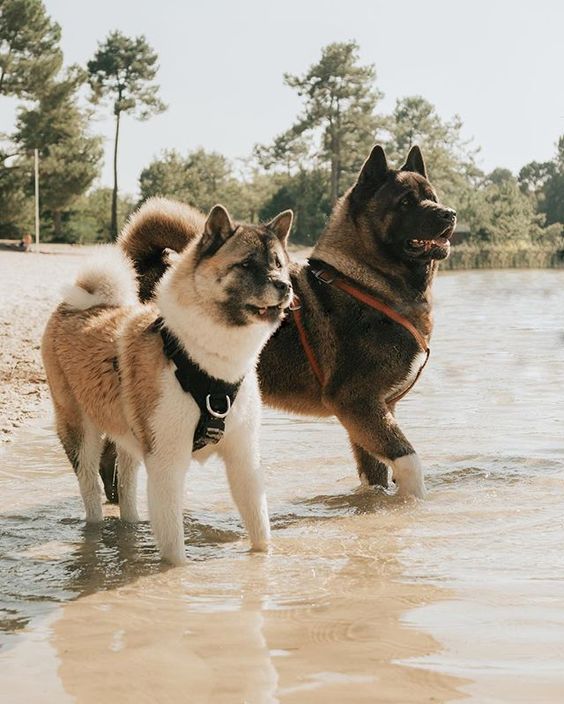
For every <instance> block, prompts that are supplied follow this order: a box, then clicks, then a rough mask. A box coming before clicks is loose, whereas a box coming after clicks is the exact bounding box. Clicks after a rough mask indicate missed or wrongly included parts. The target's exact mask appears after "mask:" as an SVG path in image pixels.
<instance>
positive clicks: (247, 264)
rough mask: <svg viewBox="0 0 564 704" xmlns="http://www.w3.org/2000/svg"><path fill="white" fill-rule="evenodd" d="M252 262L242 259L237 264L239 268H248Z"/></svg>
mask: <svg viewBox="0 0 564 704" xmlns="http://www.w3.org/2000/svg"><path fill="white" fill-rule="evenodd" d="M251 264H252V261H251V260H250V259H243V261H242V262H239V266H240V267H241V269H248V268H249V267H250V266H251Z"/></svg>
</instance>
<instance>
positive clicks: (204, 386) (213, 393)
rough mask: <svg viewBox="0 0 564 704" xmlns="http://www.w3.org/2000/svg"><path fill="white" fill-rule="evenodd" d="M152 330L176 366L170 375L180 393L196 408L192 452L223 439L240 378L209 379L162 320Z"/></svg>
mask: <svg viewBox="0 0 564 704" xmlns="http://www.w3.org/2000/svg"><path fill="white" fill-rule="evenodd" d="M154 329H155V331H157V332H159V333H160V335H161V337H162V339H163V350H164V353H165V356H166V357H167V358H168V359H170V361H171V362H173V363H174V365H175V366H176V371H175V373H174V374H175V376H176V378H177V379H178V383H179V384H180V386H181V387H182V390H183V391H186V393H188V394H190V395H191V396H192V398H193V399H194V401H196V403H197V404H198V407H199V409H200V420H199V421H198V425H197V426H196V430H195V431H194V440H193V444H192V452H195V451H196V450H200V449H201V448H202V447H205V446H206V445H215V444H216V443H218V442H219V441H220V440H221V438H222V437H223V433H224V432H225V418H226V417H227V415H228V414H229V412H230V411H231V408H232V406H233V404H234V403H235V398H236V397H237V392H238V391H239V387H240V386H241V381H242V379H241V380H240V381H238V382H236V383H235V384H230V383H229V382H227V381H223V380H222V379H216V378H215V377H213V376H210V375H209V374H208V373H207V372H205V371H204V370H203V369H202V368H201V367H199V366H198V365H197V364H196V363H195V362H194V361H192V360H191V359H190V357H189V356H188V355H187V354H186V352H185V351H184V349H183V348H182V345H181V344H180V342H179V341H178V340H177V339H176V337H175V336H174V335H173V334H172V333H171V332H170V330H169V329H168V328H166V327H165V325H164V321H163V319H162V318H157V319H156V320H155V322H154Z"/></svg>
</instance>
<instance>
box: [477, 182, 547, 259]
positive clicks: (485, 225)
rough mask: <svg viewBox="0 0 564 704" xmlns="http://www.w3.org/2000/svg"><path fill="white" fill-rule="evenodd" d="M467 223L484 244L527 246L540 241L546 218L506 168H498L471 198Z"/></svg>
mask: <svg viewBox="0 0 564 704" xmlns="http://www.w3.org/2000/svg"><path fill="white" fill-rule="evenodd" d="M466 213H467V217H468V223H469V224H470V228H471V231H472V233H473V234H474V238H475V239H476V240H478V241H481V242H488V243H491V244H496V245H502V244H506V243H513V244H517V243H518V244H520V245H521V246H527V245H529V244H532V243H535V242H538V241H539V240H540V239H541V234H542V225H543V222H544V217H543V216H542V215H539V214H537V213H536V212H535V209H534V205H533V202H532V201H531V199H530V198H529V197H528V196H527V195H526V194H524V193H523V192H522V190H521V189H520V188H519V183H518V181H517V179H516V178H515V177H514V176H513V175H512V174H511V172H510V171H508V170H507V169H496V170H494V171H492V173H491V174H489V176H487V177H486V178H485V179H484V180H483V182H482V183H481V184H480V188H478V189H476V190H474V191H472V192H471V194H470V195H469V203H467V205H466Z"/></svg>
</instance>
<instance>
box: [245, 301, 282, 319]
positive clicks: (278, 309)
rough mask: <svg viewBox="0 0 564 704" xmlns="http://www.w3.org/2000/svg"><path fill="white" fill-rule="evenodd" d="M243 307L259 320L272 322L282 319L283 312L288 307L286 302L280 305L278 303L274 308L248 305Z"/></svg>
mask: <svg viewBox="0 0 564 704" xmlns="http://www.w3.org/2000/svg"><path fill="white" fill-rule="evenodd" d="M245 307H246V309H247V310H248V311H249V313H251V314H252V315H255V316H256V317H257V318H259V319H260V320H264V321H273V320H278V319H279V318H280V317H282V315H283V313H284V311H285V310H286V308H287V307H288V302H287V301H282V302H281V303H278V304H277V305H275V306H264V307H261V306H254V305H251V304H250V303H249V304H247V305H246V306H245Z"/></svg>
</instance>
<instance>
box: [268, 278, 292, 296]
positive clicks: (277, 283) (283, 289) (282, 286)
mask: <svg viewBox="0 0 564 704" xmlns="http://www.w3.org/2000/svg"><path fill="white" fill-rule="evenodd" d="M272 285H273V286H274V288H276V289H277V290H278V291H280V293H283V294H284V295H286V294H287V293H288V291H289V290H290V284H289V283H286V281H281V280H280V279H274V280H273V281H272Z"/></svg>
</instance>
